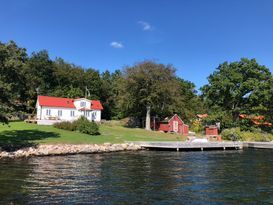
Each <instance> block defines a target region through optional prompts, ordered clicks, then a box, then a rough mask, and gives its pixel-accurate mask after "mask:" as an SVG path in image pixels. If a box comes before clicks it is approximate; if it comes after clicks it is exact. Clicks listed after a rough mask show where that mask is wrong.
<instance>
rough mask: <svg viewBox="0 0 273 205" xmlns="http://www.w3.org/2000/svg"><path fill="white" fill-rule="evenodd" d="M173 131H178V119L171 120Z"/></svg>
mask: <svg viewBox="0 0 273 205" xmlns="http://www.w3.org/2000/svg"><path fill="white" fill-rule="evenodd" d="M173 131H174V132H178V121H173Z"/></svg>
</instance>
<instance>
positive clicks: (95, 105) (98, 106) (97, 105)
mask: <svg viewBox="0 0 273 205" xmlns="http://www.w3.org/2000/svg"><path fill="white" fill-rule="evenodd" d="M91 109H93V110H103V107H102V105H101V103H100V101H99V100H92V101H91Z"/></svg>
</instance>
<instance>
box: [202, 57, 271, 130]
mask: <svg viewBox="0 0 273 205" xmlns="http://www.w3.org/2000/svg"><path fill="white" fill-rule="evenodd" d="M208 81H209V83H208V84H207V85H205V86H204V87H202V89H201V90H202V92H203V93H202V97H203V99H204V101H205V103H206V106H207V107H208V108H209V114H210V115H213V116H214V117H215V119H217V120H220V121H221V123H222V124H223V125H224V127H225V128H227V127H234V126H240V121H239V114H247V115H264V116H265V117H266V119H267V120H272V113H273V106H272V99H273V88H272V82H273V79H272V74H271V73H270V71H269V69H268V68H266V67H265V66H262V65H259V64H258V63H257V62H256V60H255V59H252V60H249V59H245V58H243V59H241V61H239V62H232V63H227V62H225V63H223V64H221V65H219V67H218V68H217V69H216V71H215V72H214V73H213V74H211V75H210V76H209V77H208ZM246 125H247V124H244V126H246Z"/></svg>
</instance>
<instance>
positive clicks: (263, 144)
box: [243, 142, 273, 149]
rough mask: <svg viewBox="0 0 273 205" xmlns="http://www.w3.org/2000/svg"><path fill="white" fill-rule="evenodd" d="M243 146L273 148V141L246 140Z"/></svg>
mask: <svg viewBox="0 0 273 205" xmlns="http://www.w3.org/2000/svg"><path fill="white" fill-rule="evenodd" d="M243 146H244V147H246V148H254V149H273V142H244V143H243Z"/></svg>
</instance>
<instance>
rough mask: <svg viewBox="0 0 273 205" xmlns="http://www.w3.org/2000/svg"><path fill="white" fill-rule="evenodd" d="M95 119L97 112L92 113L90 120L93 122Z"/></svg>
mask: <svg viewBox="0 0 273 205" xmlns="http://www.w3.org/2000/svg"><path fill="white" fill-rule="evenodd" d="M96 117H97V112H93V113H92V120H95V119H96Z"/></svg>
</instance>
